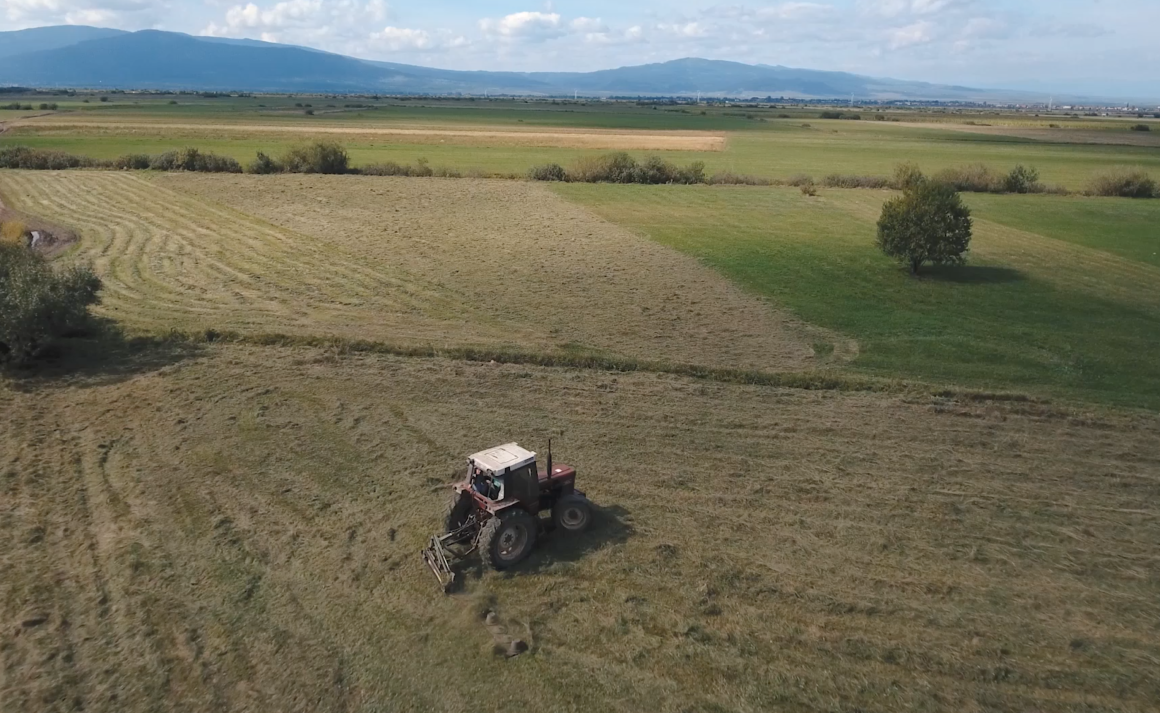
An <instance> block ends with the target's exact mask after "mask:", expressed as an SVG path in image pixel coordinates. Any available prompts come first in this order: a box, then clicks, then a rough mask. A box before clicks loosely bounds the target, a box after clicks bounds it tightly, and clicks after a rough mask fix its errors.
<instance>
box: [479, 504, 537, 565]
mask: <svg viewBox="0 0 1160 713" xmlns="http://www.w3.org/2000/svg"><path fill="white" fill-rule="evenodd" d="M536 530H537V523H536V519H535V518H534V517H532V516H531V515H529V514H527V513H526V512H524V511H523V510H505V511H504V512H501V513H500V514H499V515H497V516H496V517H493V518H492V519H491V520H488V522H487V524H486V525H484V526H483V532H481V533H480V535H479V551H480V553H481V554H482V555H483V560H484V562H485V563H487V564H489V565H490V566H491V567H492V569H497V570H504V569H507V568H508V567H514V566H515V565H517V564H519V563H520V562H521V561H522V560H523V559H524V558H526V557H527V556H528V555H530V554H531V553H532V548H533V547H535V546H536Z"/></svg>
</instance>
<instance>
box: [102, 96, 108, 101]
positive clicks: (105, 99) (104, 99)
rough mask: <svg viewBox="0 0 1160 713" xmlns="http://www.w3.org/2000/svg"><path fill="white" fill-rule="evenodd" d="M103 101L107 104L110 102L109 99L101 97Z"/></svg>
mask: <svg viewBox="0 0 1160 713" xmlns="http://www.w3.org/2000/svg"><path fill="white" fill-rule="evenodd" d="M101 101H103V102H107V101H109V98H108V97H101Z"/></svg>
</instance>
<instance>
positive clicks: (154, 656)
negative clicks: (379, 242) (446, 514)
mask: <svg viewBox="0 0 1160 713" xmlns="http://www.w3.org/2000/svg"><path fill="white" fill-rule="evenodd" d="M77 349H79V348H77ZM138 359H140V360H142V361H140V362H138V361H135V360H134V359H132V358H129V359H126V358H125V356H124V355H115V356H113V357H112V358H109V357H101V356H100V355H99V354H98V355H93V354H85V353H84V352H83V351H78V352H77V353H76V359H75V360H74V363H78V364H80V365H83V366H82V368H81V370H80V371H79V372H77V371H73V372H69V371H65V372H64V373H59V372H58V373H56V374H52V373H49V374H46V375H44V376H42V377H40V378H32V379H29V378H25V379H22V380H20V381H18V382H16V383H15V384H12V385H9V386H7V387H4V388H2V389H0V408H3V410H4V412H5V413H6V414H8V417H6V418H5V419H4V421H3V423H0V492H2V493H3V499H2V500H0V508H2V514H3V516H2V517H0V575H2V576H0V622H3V624H4V628H3V630H2V632H0V637H3V638H0V642H3V646H0V676H2V678H0V682H2V683H3V688H2V689H0V690H3V691H4V697H3V699H2V701H3V706H2V707H3V709H4V710H5V711H47V710H72V709H75V708H77V707H83V708H84V709H85V710H89V711H118V712H122V711H155V710H178V711H184V710H189V711H213V710H239V709H247V710H259V711H297V710H311V711H341V710H393V711H424V712H425V711H464V712H466V711H510V710H512V709H513V708H519V709H535V710H538V711H592V710H600V711H625V712H629V711H632V712H635V711H641V710H649V711H660V712H663V713H668V712H672V713H678V712H684V711H745V712H748V711H754V712H755V711H767V710H787V711H837V710H865V711H883V712H885V711H898V710H918V711H945V710H956V711H1011V712H1012V713H1015V712H1022V711H1027V710H1038V711H1103V710H1106V711H1113V710H1116V711H1120V710H1135V711H1145V710H1148V709H1149V708H1151V707H1152V705H1153V703H1154V702H1155V700H1156V699H1157V697H1160V676H1157V670H1156V666H1155V662H1156V661H1157V660H1158V658H1160V645H1158V643H1157V642H1160V637H1158V636H1157V633H1158V631H1157V621H1158V616H1157V614H1158V604H1157V602H1158V601H1160V600H1158V598H1157V588H1158V586H1160V582H1158V581H1157V578H1156V553H1157V547H1160V529H1158V527H1157V524H1158V523H1160V517H1158V515H1160V512H1158V511H1157V505H1156V502H1157V500H1156V497H1157V495H1158V493H1160V491H1158V490H1157V488H1158V481H1157V473H1158V472H1160V450H1158V447H1157V444H1158V443H1160V438H1158V437H1157V436H1158V435H1160V421H1158V420H1157V418H1156V417H1155V416H1128V415H1123V414H1112V413H1100V412H1090V411H1084V410H1079V411H1075V410H1071V409H1057V408H1052V407H1044V406H1042V405H1035V404H1007V405H1003V404H988V403H985V402H984V403H976V404H972V403H969V402H962V403H957V402H955V401H953V400H950V399H945V398H943V399H930V398H926V399H913V398H899V397H890V396H882V395H872V394H862V395H859V394H843V393H840V392H829V393H811V392H805V391H794V390H783V389H770V388H759V387H744V386H726V385H720V384H712V383H708V382H699V381H695V380H690V379H684V378H676V377H666V376H658V375H655V374H614V373H601V372H595V371H573V370H568V369H543V368H528V367H523V366H517V365H509V366H503V365H488V364H468V363H457V362H453V361H447V360H441V359H399V358H388V357H373V356H342V355H339V354H335V353H334V352H328V351H319V350H310V349H285V348H271V347H265V348H254V347H240V346H229V345H211V346H205V347H202V348H200V349H197V348H192V347H187V348H186V349H184V350H182V349H178V350H170V351H159V352H144V353H139V354H138ZM64 366H67V364H66V365H63V366H62V367H60V368H64ZM548 437H552V438H553V439H554V450H555V457H556V461H557V462H567V463H571V464H574V465H575V466H576V467H577V468H578V469H579V473H580V482H581V486H582V487H583V489H584V490H585V491H587V493H588V495H589V496H590V497H591V498H592V499H593V500H594V501H595V502H596V503H597V504H598V505H599V506H600V508H601V514H600V516H599V518H598V520H597V525H596V528H595V529H594V530H593V531H591V532H590V533H589V534H587V535H585V536H583V537H581V538H579V539H576V540H563V539H561V538H558V537H551V538H550V539H548V540H546V541H545V543H544V545H543V546H542V547H541V548H540V549H539V550H538V552H537V553H536V554H535V555H534V556H533V559H532V560H531V561H529V562H528V563H527V564H526V565H525V566H523V567H521V568H519V569H518V570H517V571H514V572H512V573H510V574H508V575H505V576H496V575H493V574H488V575H483V576H480V575H479V574H478V573H477V572H474V571H471V570H469V573H468V575H467V580H466V587H467V588H466V591H465V592H463V593H461V594H457V595H454V596H451V597H444V596H442V595H441V594H439V593H438V591H439V590H438V586H437V585H436V583H435V580H434V578H433V577H432V576H431V574H430V572H428V571H427V569H426V568H425V566H424V565H423V563H422V562H421V561H420V559H419V556H418V550H419V549H420V547H422V546H423V545H424V543H425V542H426V538H427V537H428V536H429V535H430V534H431V531H432V530H433V528H434V527H435V526H436V525H435V523H436V521H437V520H438V513H439V511H440V507H441V505H442V502H443V499H444V498H445V497H446V496H447V491H446V489H445V488H443V487H442V486H443V485H444V484H446V483H448V482H449V481H450V479H451V478H452V474H453V472H454V470H455V469H456V468H457V467H458V466H459V464H460V463H461V459H462V457H463V455H464V454H465V453H468V452H472V451H474V450H475V449H477V448H480V447H481V446H482V445H483V444H493V443H500V442H505V441H508V440H511V439H513V438H517V439H519V440H520V441H521V442H523V443H524V445H527V446H530V447H533V448H537V449H541V450H542V449H543V448H544V444H545V442H546V440H547V438H548ZM488 608H493V609H494V610H495V611H497V612H498V614H499V616H500V619H501V622H502V624H503V626H504V627H505V628H506V630H507V631H508V632H509V633H510V634H514V635H516V636H519V637H522V638H524V639H526V640H527V641H528V642H529V643H530V644H531V651H530V652H529V653H528V654H526V655H524V656H521V657H518V658H515V659H511V660H505V659H504V658H503V657H501V656H496V655H495V654H493V653H492V647H493V638H492V635H491V634H490V633H489V631H488V630H487V629H486V628H485V627H484V625H483V621H482V618H481V613H482V612H483V611H485V610H486V609H488ZM17 632H18V633H17Z"/></svg>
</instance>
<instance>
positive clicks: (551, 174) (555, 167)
mask: <svg viewBox="0 0 1160 713" xmlns="http://www.w3.org/2000/svg"><path fill="white" fill-rule="evenodd" d="M528 178H529V179H530V180H533V181H566V180H568V174H567V173H566V172H565V171H564V167H563V166H561V165H560V164H558V163H546V164H544V165H543V166H533V167H532V169H531V170H530V171H528Z"/></svg>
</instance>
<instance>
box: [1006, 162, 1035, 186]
mask: <svg viewBox="0 0 1160 713" xmlns="http://www.w3.org/2000/svg"><path fill="white" fill-rule="evenodd" d="M1003 190H1004V191H1006V192H1007V193H1042V192H1043V186H1041V185H1040V184H1039V171H1038V170H1036V169H1035V168H1034V167H1030V168H1029V167H1025V166H1023V165H1019V166H1016V167H1015V168H1013V169H1011V173H1008V174H1007V177H1006V178H1005V179H1004V180H1003Z"/></svg>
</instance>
